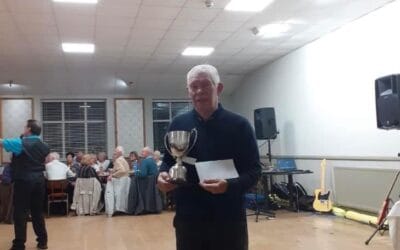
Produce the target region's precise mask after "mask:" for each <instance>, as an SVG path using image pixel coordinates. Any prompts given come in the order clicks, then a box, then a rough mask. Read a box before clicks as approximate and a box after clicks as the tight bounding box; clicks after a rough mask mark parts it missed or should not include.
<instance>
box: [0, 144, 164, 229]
mask: <svg viewBox="0 0 400 250" xmlns="http://www.w3.org/2000/svg"><path fill="white" fill-rule="evenodd" d="M161 163H162V161H161V154H160V152H159V151H154V152H153V150H152V149H151V148H150V147H144V148H143V149H141V150H140V154H138V153H137V152H136V151H132V152H130V154H129V157H128V158H127V159H125V157H124V150H123V148H122V147H121V146H118V147H116V148H115V151H114V154H113V157H112V159H108V157H107V154H106V153H105V152H98V153H97V155H96V154H84V153H83V152H81V151H77V152H75V153H73V152H68V153H67V154H66V155H65V161H62V160H61V159H60V155H59V154H58V153H57V152H52V153H50V154H49V155H48V157H47V158H46V171H45V176H46V178H47V180H49V181H56V180H68V183H69V185H68V188H67V192H68V194H69V199H70V201H69V202H70V204H72V203H73V197H74V190H75V185H76V181H77V179H78V178H85V179H90V178H94V179H96V181H97V182H98V183H100V185H101V188H102V190H103V191H102V196H104V193H105V192H104V191H105V187H106V184H107V183H108V182H112V181H113V180H114V182H115V183H116V182H118V181H117V180H121V178H125V177H126V178H129V177H131V178H139V179H145V178H146V177H149V176H156V175H157V174H158V169H159V166H160V165H161ZM8 169H9V168H8ZM8 169H7V170H8ZM7 170H6V171H4V174H3V176H2V177H3V178H2V180H1V181H0V185H1V187H0V189H1V190H0V191H4V190H6V188H7V190H6V191H5V192H0V193H2V194H1V197H0V205H1V206H3V205H4V204H11V201H8V199H6V198H7V197H9V198H11V197H12V195H10V193H12V192H10V189H8V188H11V187H12V183H11V181H10V180H9V179H8V178H7V176H8V175H7V173H8V172H7ZM131 178H129V179H131ZM5 194H7V197H6V195H5ZM102 200H103V201H104V197H103V198H102ZM7 211H8V210H7ZM5 217H7V218H5ZM1 221H3V222H4V221H6V222H10V219H9V216H7V212H6V209H4V207H1V208H0V222H1Z"/></svg>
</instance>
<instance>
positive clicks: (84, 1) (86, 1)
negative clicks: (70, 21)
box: [53, 0, 98, 4]
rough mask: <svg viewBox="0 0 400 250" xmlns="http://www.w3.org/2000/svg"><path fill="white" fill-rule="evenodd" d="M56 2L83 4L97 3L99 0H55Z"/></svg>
mask: <svg viewBox="0 0 400 250" xmlns="http://www.w3.org/2000/svg"><path fill="white" fill-rule="evenodd" d="M53 2H56V3H81V4H96V3H97V2H98V0H53Z"/></svg>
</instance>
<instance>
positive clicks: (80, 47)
mask: <svg viewBox="0 0 400 250" xmlns="http://www.w3.org/2000/svg"><path fill="white" fill-rule="evenodd" d="M62 49H63V51H64V52H66V53H94V50H95V46H94V44H93V43H62Z"/></svg>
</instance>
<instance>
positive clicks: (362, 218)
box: [345, 210, 378, 225]
mask: <svg viewBox="0 0 400 250" xmlns="http://www.w3.org/2000/svg"><path fill="white" fill-rule="evenodd" d="M345 217H346V218H348V219H351V220H355V221H358V222H362V223H366V224H374V225H376V224H377V223H378V218H377V217H376V216H371V215H366V214H361V213H358V212H355V211H351V210H349V211H347V212H346V214H345Z"/></svg>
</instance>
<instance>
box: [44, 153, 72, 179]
mask: <svg viewBox="0 0 400 250" xmlns="http://www.w3.org/2000/svg"><path fill="white" fill-rule="evenodd" d="M46 176H47V179H48V180H49V181H55V180H65V179H67V178H71V177H75V173H74V172H72V171H71V169H70V168H69V167H68V166H67V165H65V164H64V163H62V162H60V155H59V154H58V153H57V152H52V153H50V154H49V155H48V156H47V158H46Z"/></svg>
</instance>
